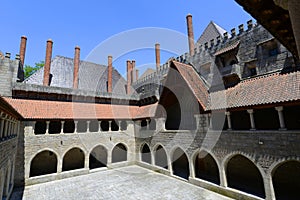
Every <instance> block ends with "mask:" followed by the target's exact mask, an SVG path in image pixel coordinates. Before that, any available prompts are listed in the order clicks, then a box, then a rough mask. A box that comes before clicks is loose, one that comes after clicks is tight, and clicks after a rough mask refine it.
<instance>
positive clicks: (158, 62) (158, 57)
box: [155, 43, 160, 71]
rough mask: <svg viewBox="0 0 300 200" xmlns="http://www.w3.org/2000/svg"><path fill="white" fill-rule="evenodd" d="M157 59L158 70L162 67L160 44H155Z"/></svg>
mask: <svg viewBox="0 0 300 200" xmlns="http://www.w3.org/2000/svg"><path fill="white" fill-rule="evenodd" d="M155 59H156V71H158V69H159V67H160V44H158V43H156V44H155Z"/></svg>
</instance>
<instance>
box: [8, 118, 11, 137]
mask: <svg viewBox="0 0 300 200" xmlns="http://www.w3.org/2000/svg"><path fill="white" fill-rule="evenodd" d="M7 124H8V125H7V126H8V128H7V136H8V137H9V136H10V134H11V118H10V117H9V118H8V120H7Z"/></svg>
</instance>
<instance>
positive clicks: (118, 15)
mask: <svg viewBox="0 0 300 200" xmlns="http://www.w3.org/2000/svg"><path fill="white" fill-rule="evenodd" d="M188 13H191V14H192V15H193V25H194V33H195V39H198V38H199V37H200V35H201V33H202V31H203V30H204V29H205V27H206V26H207V25H208V23H209V22H210V21H211V20H213V21H214V22H216V23H217V24H218V25H220V26H221V27H223V28H225V29H226V30H227V31H230V30H231V29H232V28H234V27H235V28H237V27H238V25H240V24H246V21H247V20H249V19H251V16H250V15H248V14H247V13H246V12H245V11H244V10H243V9H242V7H240V6H239V5H238V4H237V3H235V1H234V0H231V1H224V0H210V1H203V0H186V1H171V0H165V1H163V0H151V1H145V0H144V1H141V0H139V1H138V0H128V1H121V0H119V1H115V0H110V1H99V0H86V1H79V0H72V1H64V0H60V1H58V0H51V1H37V0H36V1H34V0H28V1H17V0H10V1H3V2H1V12H0V18H1V35H0V36H1V37H0V50H1V51H2V52H11V53H12V55H15V54H17V53H18V52H19V42H20V37H21V36H22V35H26V36H27V38H28V41H27V52H26V58H25V64H29V65H34V63H35V62H39V61H41V60H44V58H45V46H46V40H47V39H48V38H51V39H52V40H53V41H54V46H53V57H54V56H55V55H62V56H66V57H71V58H72V57H73V56H74V47H75V46H76V45H79V46H80V47H81V59H86V58H87V59H88V60H91V61H93V62H97V63H100V64H106V63H107V61H106V58H107V55H112V56H113V57H114V59H115V62H114V67H116V68H117V69H118V70H119V71H120V72H121V74H122V75H124V73H125V69H126V66H125V61H126V60H127V59H130V60H132V59H135V60H136V63H137V66H144V65H145V66H151V64H150V65H149V63H154V62H155V57H154V49H151V48H150V49H149V48H148V46H147V48H144V46H143V45H142V48H144V49H143V50H137V49H132V50H129V51H128V52H127V53H125V54H124V53H123V54H122V55H114V54H116V52H115V51H114V50H113V49H118V48H124V49H126V48H127V50H128V49H130V48H131V47H130V45H129V44H130V43H135V42H136V41H140V42H141V41H143V40H145V41H148V42H149V43H152V42H153V47H154V43H155V42H159V43H161V47H162V49H164V46H163V45H164V40H167V39H168V36H167V35H168V34H166V37H160V35H159V33H160V32H159V31H158V32H156V31H154V32H151V31H150V32H149V31H148V30H149V29H147V28H146V29H144V30H145V31H144V33H143V32H140V33H139V34H137V35H131V37H125V38H127V39H125V40H124V42H121V43H117V44H116V43H112V45H111V46H110V47H111V48H108V49H107V52H106V49H104V50H103V49H102V51H100V52H101V53H100V54H101V55H100V54H99V55H96V56H95V55H94V56H88V55H92V54H93V53H92V54H91V52H92V51H93V49H95V48H96V47H97V46H98V48H99V46H100V47H104V46H105V45H104V46H103V45H102V46H101V44H103V43H105V42H107V41H109V40H111V39H112V38H113V39H114V38H116V37H118V36H120V35H122V33H123V32H124V31H125V33H128V31H129V32H130V30H134V29H138V30H141V29H143V28H145V27H157V28H160V29H166V30H168V31H171V32H174V33H176V34H177V35H178V34H179V35H180V34H182V35H183V36H184V35H186V32H187V31H186V18H185V17H186V15H187V14H188ZM133 32H135V31H133ZM120 33H121V34H120ZM147 33H148V35H147ZM121 38H122V37H121ZM123 39H124V38H123ZM172 40H174V44H176V43H177V42H178V40H179V39H176V38H172ZM176 40H177V41H176ZM116 41H117V40H116ZM181 43H183V44H186V45H182V48H181V49H180V50H179V51H182V53H184V52H186V51H187V41H181ZM128 45H129V46H128ZM168 48H169V47H168ZM179 53H180V52H179ZM105 54H106V55H105ZM176 54H178V52H176V53H174V52H172V51H170V52H169V51H168V49H167V50H166V51H164V50H163V53H162V62H165V61H166V59H167V58H168V57H170V56H171V55H174V56H176ZM97 56H98V57H99V58H97ZM141 70H142V69H141Z"/></svg>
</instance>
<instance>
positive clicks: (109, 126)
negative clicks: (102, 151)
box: [108, 121, 112, 132]
mask: <svg viewBox="0 0 300 200" xmlns="http://www.w3.org/2000/svg"><path fill="white" fill-rule="evenodd" d="M111 122H112V121H108V131H109V132H111Z"/></svg>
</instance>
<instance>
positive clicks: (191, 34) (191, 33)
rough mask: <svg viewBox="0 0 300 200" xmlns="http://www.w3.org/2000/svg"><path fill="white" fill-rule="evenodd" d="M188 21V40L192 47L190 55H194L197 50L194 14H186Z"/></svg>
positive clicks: (190, 47)
mask: <svg viewBox="0 0 300 200" xmlns="http://www.w3.org/2000/svg"><path fill="white" fill-rule="evenodd" d="M186 22H187V31H188V37H189V38H188V40H189V49H190V56H193V55H194V53H195V52H194V51H195V43H194V31H193V20H192V15H191V14H188V15H187V16H186Z"/></svg>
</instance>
